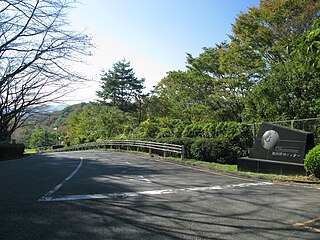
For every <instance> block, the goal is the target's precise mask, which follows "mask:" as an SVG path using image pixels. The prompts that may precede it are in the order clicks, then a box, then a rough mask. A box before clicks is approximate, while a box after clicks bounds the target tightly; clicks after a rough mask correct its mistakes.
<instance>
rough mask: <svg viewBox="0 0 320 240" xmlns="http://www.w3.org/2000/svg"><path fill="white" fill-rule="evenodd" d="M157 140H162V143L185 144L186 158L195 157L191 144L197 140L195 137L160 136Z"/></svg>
mask: <svg viewBox="0 0 320 240" xmlns="http://www.w3.org/2000/svg"><path fill="white" fill-rule="evenodd" d="M156 141H157V142H161V143H169V144H177V145H184V150H185V158H194V157H193V155H192V153H191V146H192V144H193V143H194V142H195V139H193V138H187V137H184V138H174V137H169V138H159V139H157V140H156Z"/></svg>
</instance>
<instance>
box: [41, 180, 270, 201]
mask: <svg viewBox="0 0 320 240" xmlns="http://www.w3.org/2000/svg"><path fill="white" fill-rule="evenodd" d="M266 185H273V183H271V182H258V183H257V182H254V183H252V182H251V183H240V184H229V185H225V186H219V185H217V186H211V187H193V188H180V189H161V190H150V191H141V192H124V193H106V194H86V195H72V196H65V197H57V198H53V197H50V196H49V197H46V198H41V199H39V201H43V202H58V201H76V200H90V199H110V198H126V197H138V196H153V195H162V194H174V193H181V192H193V191H199V192H201V191H210V190H223V189H233V188H246V187H251V186H266Z"/></svg>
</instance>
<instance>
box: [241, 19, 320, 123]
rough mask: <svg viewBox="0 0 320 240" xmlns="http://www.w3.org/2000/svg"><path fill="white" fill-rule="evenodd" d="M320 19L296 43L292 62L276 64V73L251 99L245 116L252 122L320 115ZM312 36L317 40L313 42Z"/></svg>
mask: <svg viewBox="0 0 320 240" xmlns="http://www.w3.org/2000/svg"><path fill="white" fill-rule="evenodd" d="M318 21H319V20H317V21H316V22H315V25H314V29H311V30H309V31H306V32H305V33H303V34H302V36H301V37H299V38H298V39H297V40H295V41H294V43H292V44H291V46H292V49H293V51H292V52H291V54H290V58H291V59H290V60H287V61H286V62H284V63H277V64H276V63H273V68H272V71H270V74H269V75H268V76H267V77H266V78H265V79H264V80H262V81H260V82H259V83H258V84H257V86H256V87H255V89H254V90H253V91H252V92H251V93H250V95H249V97H248V98H247V103H246V108H245V111H244V113H243V115H244V118H245V119H247V120H248V121H275V120H285V119H301V118H312V117H317V116H319V114H320V108H319V106H320V102H319V100H318V99H319V91H320V71H319V70H320V66H319V65H318V60H319V55H318V53H319V52H318V51H319V50H318V48H317V46H318V45H317V41H316V39H317V34H316V33H317V29H318V31H319V24H318ZM310 34H311V36H312V37H315V38H314V39H312V40H311V41H309V40H310Z"/></svg>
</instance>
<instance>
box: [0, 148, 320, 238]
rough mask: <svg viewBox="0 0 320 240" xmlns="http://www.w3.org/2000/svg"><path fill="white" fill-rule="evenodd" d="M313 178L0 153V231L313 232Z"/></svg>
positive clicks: (137, 234) (107, 154)
mask: <svg viewBox="0 0 320 240" xmlns="http://www.w3.org/2000/svg"><path fill="white" fill-rule="evenodd" d="M319 199H320V188H319V186H318V187H317V186H304V185H294V184H277V183H270V182H265V181H259V180H253V179H244V178H237V177H232V176H226V175H223V174H219V173H213V172H207V171H204V170H199V169H195V168H192V167H187V166H181V165H177V164H174V163H170V162H166V161H164V160H161V159H155V158H151V157H147V156H141V155H137V154H129V153H119V152H112V151H82V152H66V153H47V154H36V155H34V156H32V157H30V158H27V159H22V160H14V161H7V162H0V239H32V240H35V239H245V240H248V239H299V240H301V239H319V238H320V203H319Z"/></svg>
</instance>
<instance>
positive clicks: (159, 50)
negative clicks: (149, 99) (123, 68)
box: [70, 0, 259, 101]
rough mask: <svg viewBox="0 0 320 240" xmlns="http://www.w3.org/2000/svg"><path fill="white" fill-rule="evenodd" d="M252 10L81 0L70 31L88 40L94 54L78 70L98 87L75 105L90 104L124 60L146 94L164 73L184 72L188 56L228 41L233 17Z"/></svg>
mask: <svg viewBox="0 0 320 240" xmlns="http://www.w3.org/2000/svg"><path fill="white" fill-rule="evenodd" d="M252 6H259V0H81V4H78V5H77V6H76V8H75V9H73V10H72V11H71V14H70V19H71V26H72V27H73V28H77V29H79V30H85V32H86V33H88V34H89V35H91V36H92V40H93V43H94V44H95V45H96V49H95V50H94V51H93V56H92V57H89V58H87V59H85V61H86V62H88V65H87V66H85V67H83V66H82V67H79V70H80V72H83V74H85V75H86V76H87V77H89V78H91V79H94V80H95V81H96V82H95V83H91V84H90V87H89V88H86V91H85V94H80V95H81V96H82V99H79V101H81V100H84V101H88V100H93V99H92V98H94V95H95V91H97V90H100V86H99V79H100V73H101V70H102V69H106V70H107V69H110V68H112V64H113V63H115V62H117V61H119V60H121V59H123V58H125V59H127V60H128V61H130V62H131V66H132V67H133V70H134V72H135V73H136V76H137V77H138V78H143V77H144V78H146V83H145V85H146V91H150V90H151V89H152V86H154V85H156V84H157V83H158V82H159V81H160V80H161V79H162V78H163V77H165V76H166V72H168V71H171V70H184V69H185V60H186V53H191V54H192V55H194V56H197V55H198V54H200V53H201V52H202V48H203V47H212V46H214V45H215V44H218V43H221V42H222V41H224V40H228V37H227V35H228V34H230V33H231V28H232V26H231V24H232V23H234V22H235V18H236V17H237V15H238V14H239V13H240V12H247V10H248V8H249V7H252ZM78 96H79V94H78Z"/></svg>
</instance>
